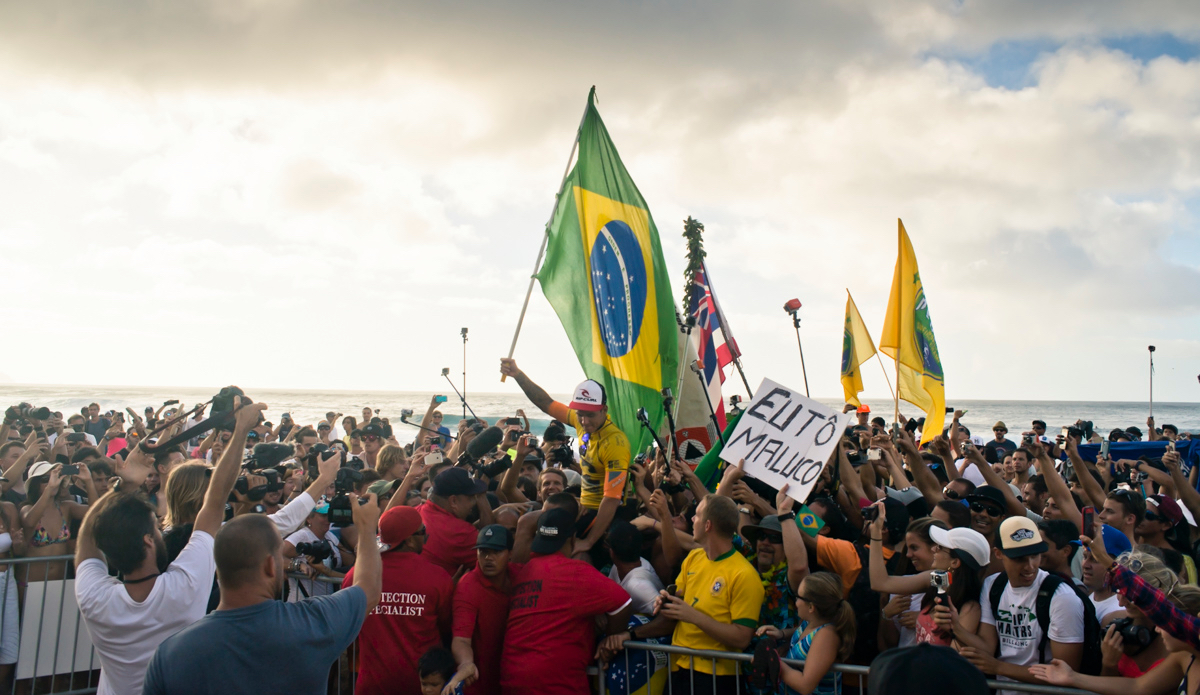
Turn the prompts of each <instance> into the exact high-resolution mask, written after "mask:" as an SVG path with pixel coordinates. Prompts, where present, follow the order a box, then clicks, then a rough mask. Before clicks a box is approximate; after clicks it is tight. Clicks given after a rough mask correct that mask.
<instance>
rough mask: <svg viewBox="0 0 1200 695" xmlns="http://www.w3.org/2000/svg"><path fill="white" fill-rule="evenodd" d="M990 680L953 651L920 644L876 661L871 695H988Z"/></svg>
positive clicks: (871, 675) (869, 684) (870, 682)
mask: <svg viewBox="0 0 1200 695" xmlns="http://www.w3.org/2000/svg"><path fill="white" fill-rule="evenodd" d="M987 692H988V685H987V676H985V675H983V671H980V670H979V669H977V668H975V667H974V666H973V665H972V664H971V662H970V661H967V660H966V659H965V658H964V657H962V656H961V655H960V654H959V653H958V652H956V651H954V650H953V649H951V648H950V647H937V646H934V645H932V644H928V643H924V644H918V645H917V646H915V647H899V648H897V649H889V650H887V651H886V652H884V653H882V654H880V655H879V656H877V657H875V660H874V661H872V662H871V670H870V673H869V674H868V675H867V693H868V695H909V693H913V694H914V695H916V694H920V695H924V694H925V693H939V694H944V695H986V694H987Z"/></svg>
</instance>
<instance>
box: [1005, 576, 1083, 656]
mask: <svg viewBox="0 0 1200 695" xmlns="http://www.w3.org/2000/svg"><path fill="white" fill-rule="evenodd" d="M1063 584H1066V585H1067V586H1069V587H1070V588H1071V591H1074V592H1075V595H1076V596H1078V597H1079V600H1080V601H1082V602H1083V659H1082V660H1081V661H1080V662H1079V669H1078V671H1079V673H1084V674H1087V675H1089V676H1098V675H1100V662H1101V653H1100V642H1101V640H1102V639H1103V635H1102V634H1101V633H1100V621H1099V620H1097V619H1096V606H1095V605H1094V604H1093V603H1092V599H1091V598H1089V597H1088V595H1087V594H1085V593H1083V592H1082V591H1080V590H1079V587H1077V586H1075V583H1074V582H1071V581H1068V580H1066V579H1063V578H1062V577H1060V576H1058V575H1056V574H1048V575H1046V578H1045V579H1044V580H1042V585H1041V586H1040V587H1038V593H1037V600H1036V602H1035V603H1034V612H1035V613H1036V614H1037V621H1038V626H1039V627H1040V628H1041V629H1042V639H1041V641H1040V642H1038V649H1037V654H1038V663H1045V662H1044V661H1042V659H1043V656H1044V655H1045V653H1046V644H1047V643H1048V642H1049V641H1050V600H1051V599H1052V598H1053V597H1054V592H1055V591H1058V587H1059V586H1061V585H1063ZM1007 586H1008V575H1007V574H1005V573H1003V572H1001V573H1000V574H999V575H997V577H996V581H994V582H992V589H991V591H990V592H988V600H989V601H990V602H991V604H992V615H993V616H995V615H996V613H997V612H998V611H999V609H1000V596H1001V594H1003V593H1004V589H1005V587H1007Z"/></svg>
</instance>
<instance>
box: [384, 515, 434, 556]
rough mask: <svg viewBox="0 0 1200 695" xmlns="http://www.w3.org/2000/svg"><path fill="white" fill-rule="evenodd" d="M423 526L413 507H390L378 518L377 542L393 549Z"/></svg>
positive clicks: (423, 523)
mask: <svg viewBox="0 0 1200 695" xmlns="http://www.w3.org/2000/svg"><path fill="white" fill-rule="evenodd" d="M424 525H425V522H423V521H422V520H421V514H420V513H419V512H418V511H417V510H416V508H415V507H408V506H398V507H392V508H391V509H389V510H387V511H386V512H384V513H383V516H381V517H379V540H380V541H381V542H383V544H384V545H386V546H388V547H389V548H395V547H396V546H398V545H400V544H402V543H403V542H404V541H406V540H408V539H409V537H410V536H412V535H413V534H414V533H416V532H417V529H419V528H421V527H422V526H424Z"/></svg>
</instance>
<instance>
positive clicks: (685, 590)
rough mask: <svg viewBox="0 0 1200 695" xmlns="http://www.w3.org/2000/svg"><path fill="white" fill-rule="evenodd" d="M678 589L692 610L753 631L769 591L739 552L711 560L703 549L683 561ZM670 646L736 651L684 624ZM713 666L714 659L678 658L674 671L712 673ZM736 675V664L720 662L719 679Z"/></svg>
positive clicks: (718, 667)
mask: <svg viewBox="0 0 1200 695" xmlns="http://www.w3.org/2000/svg"><path fill="white" fill-rule="evenodd" d="M675 586H676V587H677V589H678V593H680V594H681V595H682V596H683V600H684V601H687V604H688V605H689V606H692V607H694V608H696V609H697V610H699V611H700V612H701V613H704V614H705V615H708V616H710V617H711V618H713V619H714V620H716V621H717V622H721V623H729V624H734V623H736V624H738V625H745V626H746V627H748V628H750V629H754V628H756V627H758V614H759V610H760V609H761V608H762V602H763V595H764V594H765V593H766V590H765V589H764V588H763V584H762V579H761V578H760V577H759V575H758V570H756V569H754V565H752V564H750V561H749V560H747V559H746V558H745V557H744V556H743V555H742V554H741V553H739V552H738V551H737V550H736V549H733V550H730V551H729V552H727V553H725V554H724V555H722V556H720V557H718V558H717V559H716V560H709V559H708V554H707V553H705V552H704V548H696V549H695V550H693V551H692V552H691V553H689V554H688V556H687V558H686V559H685V560H684V561H683V568H682V569H680V570H679V577H678V578H677V579H676V580H675ZM671 644H673V645H675V646H677V647H687V648H688V649H710V650H713V651H721V652H729V651H733V650H732V649H730V648H729V647H727V646H725V645H724V644H722V643H720V642H718V641H717V640H715V639H713V638H712V637H709V636H708V635H707V634H705V633H704V631H703V630H701V629H700V628H698V627H696V626H695V625H693V624H691V623H685V622H682V621H681V622H678V623H676V624H675V633H674V635H673V636H672V637H671ZM712 665H713V662H712V660H711V659H696V660H695V662H694V663H693V662H692V661H691V657H689V656H678V657H676V658H675V663H674V668H676V669H679V668H690V669H692V670H694V671H700V672H703V673H712ZM736 673H737V662H735V661H726V660H718V661H717V675H718V676H729V675H733V674H736Z"/></svg>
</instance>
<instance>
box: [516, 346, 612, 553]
mask: <svg viewBox="0 0 1200 695" xmlns="http://www.w3.org/2000/svg"><path fill="white" fill-rule="evenodd" d="M500 372H501V373H502V374H504V376H510V377H513V378H514V379H516V380H517V385H518V386H520V387H521V390H522V391H524V392H525V397H526V398H528V399H529V400H530V401H531V402H532V403H533V404H534V405H536V406H537V407H538V408H539V409H541V411H542V412H543V413H546V414H547V415H549V416H550V417H552V418H554V419H555V420H561V421H562V422H565V423H567V424H569V425H571V426H572V427H574V428H575V435H576V437H577V438H578V440H579V442H580V446H579V452H580V456H581V458H580V461H579V467H580V468H581V469H582V470H583V483H582V485H581V488H580V497H579V502H580V504H582V505H583V507H584V509H585V510H586V511H585V513H584V516H583V517H582V518H581V519H580V524H583V525H586V524H588V523H590V524H591V526H590V527H589V528H588V529H587V537H586V538H584V539H582V540H579V541H576V542H575V553H574V554H575V555H579V554H581V553H585V552H589V551H590V550H591V549H592V546H593V545H595V544H596V542H597V541H599V540H600V539H601V538H603V537H604V534H605V533H607V532H608V527H609V525H610V524H611V523H612V520H613V517H614V516H616V513H617V508H618V507H620V506H621V504H622V502H623V500H624V497H625V482H626V477H627V476H628V474H629V458H630V456H629V439H627V438H626V437H625V433H624V432H622V431H621V430H620V428H618V427H617V426H616V425H615V424H613V421H612V420H610V419H609V417H608V397H607V394H606V392H605V390H604V387H603V386H601V385H600V384H599V383H597V382H595V381H593V380H591V379H588V380H587V381H584V382H583V383H582V384H580V385H579V386H576V387H575V395H574V397H573V398H572V399H571V404H570V405H569V406H567V405H564V404H562V403H559V402H558V401H555V400H554V399H553V398H551V397H550V394H548V393H546V390H545V389H543V388H542V387H541V386H538V385H537V384H535V383H533V381H532V380H531V379H530V378H529V377H528V376H526V375H525V372H523V371H521V370H520V369H519V368H517V361H516V360H513V359H506V358H501V360H500Z"/></svg>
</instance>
